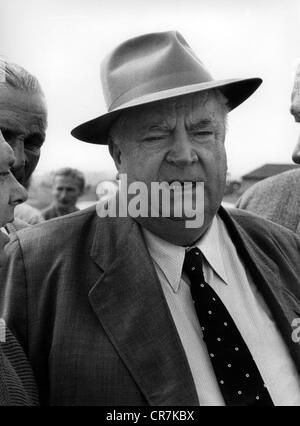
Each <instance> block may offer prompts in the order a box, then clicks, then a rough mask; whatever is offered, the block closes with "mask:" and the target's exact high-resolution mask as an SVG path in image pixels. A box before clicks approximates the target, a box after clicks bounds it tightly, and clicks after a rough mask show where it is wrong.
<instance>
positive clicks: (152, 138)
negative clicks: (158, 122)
mask: <svg viewBox="0 0 300 426" xmlns="http://www.w3.org/2000/svg"><path fill="white" fill-rule="evenodd" d="M166 137H167V136H166V135H155V136H147V137H145V138H144V141H146V142H154V141H161V140H163V139H165V138H166Z"/></svg>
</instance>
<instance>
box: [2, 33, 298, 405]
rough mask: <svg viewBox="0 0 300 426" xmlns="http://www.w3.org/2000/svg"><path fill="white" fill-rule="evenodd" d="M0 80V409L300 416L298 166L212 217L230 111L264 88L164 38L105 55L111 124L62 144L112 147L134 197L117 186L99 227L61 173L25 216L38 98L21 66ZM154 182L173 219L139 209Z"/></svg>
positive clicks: (36, 150) (91, 124)
mask: <svg viewBox="0 0 300 426" xmlns="http://www.w3.org/2000/svg"><path fill="white" fill-rule="evenodd" d="M299 70H300V69H299ZM299 70H298V72H297V73H296V80H295V84H294V89H293V93H292V106H291V113H292V115H293V116H294V117H295V120H296V121H298V122H300V90H299V79H300V71H299ZM0 72H1V76H4V77H3V78H1V81H0V186H1V188H0V220H1V223H0V225H1V227H2V232H1V233H0V262H1V265H0V266H1V269H0V273H1V282H0V319H1V330H2V328H3V329H4V333H0V334H1V338H0V405H72V406H74V405H99V406H111V405H115V406H147V405H150V406H151V405H152V406H199V405H204V406H208V405H210V406H224V405H226V406H277V405H289V406H291V405H294V406H295V405H300V344H299V342H300V333H299V339H295V338H294V336H295V333H294V332H295V327H294V324H295V320H297V319H300V262H299V249H300V239H299V235H297V233H298V234H299V233H300V228H299V223H300V222H299V220H300V219H299V214H300V202H299V199H300V193H299V188H300V185H299V180H300V174H299V171H298V170H295V171H292V172H287V173H283V174H282V175H278V176H276V177H274V178H270V179H266V180H265V181H263V182H262V183H260V184H257V185H254V186H253V187H251V188H250V189H249V190H247V191H246V193H244V194H243V196H242V198H241V199H240V200H239V201H238V203H237V206H236V207H237V208H228V209H227V208H226V209H225V208H224V207H223V206H222V205H221V202H222V199H223V196H224V191H225V185H226V175H227V160H226V149H225V143H224V141H225V137H226V123H227V115H228V114H229V113H230V111H231V110H232V109H234V108H237V107H238V106H239V105H240V104H241V103H243V102H244V101H246V100H247V98H248V97H250V96H251V95H252V94H253V93H254V92H255V91H256V90H257V89H258V88H259V86H260V84H261V83H262V80H261V79H260V78H256V77H254V78H248V79H228V80H215V79H213V78H212V76H211V75H210V73H209V71H208V70H207V69H206V68H205V66H204V64H203V63H202V62H201V61H200V59H199V58H198V57H197V56H196V54H195V53H194V51H193V49H192V47H190V46H189V44H188V43H187V41H186V40H185V39H184V37H183V36H182V35H181V34H180V33H178V32H176V31H169V32H161V33H152V34H145V35H142V36H139V37H135V38H133V39H130V40H127V41H124V42H123V43H121V44H120V45H119V46H117V47H116V48H115V49H114V50H113V51H112V52H111V53H110V54H109V55H108V56H107V57H105V58H104V60H103V61H102V65H101V79H102V89H103V92H104V97H105V100H106V103H107V112H106V113H104V114H102V115H101V116H99V117H96V118H94V119H91V120H90V121H88V122H85V123H83V124H80V125H79V126H77V127H76V128H75V129H73V130H72V132H71V133H72V135H73V136H74V138H76V139H79V140H81V141H84V142H86V143H93V144H100V145H107V147H108V149H109V152H110V155H111V157H112V158H113V160H114V163H115V166H116V169H117V171H118V175H119V176H123V177H124V176H126V184H127V185H128V187H130V186H131V188H136V187H137V186H138V185H139V188H142V189H143V191H145V193H146V196H145V197H140V198H139V203H137V202H136V199H135V198H134V195H136V194H134V193H133V191H131V190H129V191H127V193H126V197H125V196H124V191H123V189H124V188H122V182H124V180H123V181H122V180H121V183H120V186H119V188H120V193H121V197H120V198H118V200H119V201H118V203H120V205H121V204H122V203H125V206H126V214H119V215H116V216H113V215H109V214H107V215H106V216H104V217H100V215H99V212H98V211H97V208H96V207H95V206H94V207H92V208H89V209H84V210H79V209H78V208H77V207H76V202H77V200H78V198H79V197H80V196H81V195H82V194H83V192H84V188H85V178H84V175H83V174H82V173H81V172H80V171H78V170H76V169H72V168H63V169H59V170H57V171H56V172H55V173H54V175H53V183H52V194H53V203H52V204H51V205H50V206H49V207H47V208H45V209H44V210H42V211H37V210H35V209H33V207H32V206H29V205H28V204H26V199H27V192H26V188H28V185H29V182H30V179H31V177H32V174H33V172H34V170H35V168H36V166H37V164H38V161H39V157H40V150H41V147H42V145H43V143H44V141H45V139H46V130H47V107H46V99H45V95H44V93H43V90H42V88H41V86H40V84H39V82H38V80H37V79H36V78H35V77H34V76H32V75H31V74H30V73H29V72H28V71H26V70H25V69H24V68H22V67H21V66H19V65H16V64H12V63H9V62H7V61H0ZM74 143H76V142H75V139H74ZM293 159H294V161H295V162H298V163H299V162H300V144H298V145H297V147H296V149H295V152H294V154H293ZM163 182H164V183H166V184H167V185H168V187H169V189H170V188H171V189H170V192H169V194H170V198H169V201H170V206H169V207H170V208H169V213H168V215H165V214H163V211H164V205H163V201H161V202H160V204H159V206H158V211H157V210H155V209H154V202H153V198H152V195H153V183H158V184H161V183H163ZM199 182H200V183H204V190H203V199H202V202H201V203H198V201H199V199H200V198H199V199H198V198H197V195H198V189H199V188H200V187H199V186H198V183H199ZM151 191H152V192H151ZM141 192H142V191H141ZM177 193H180V194H181V195H182V198H181V195H180V200H184V202H183V206H181V210H180V212H181V214H180V215H178V208H177V207H178V202H179V201H178V200H179V198H178V197H177V196H176V194H177ZM116 200H117V195H116V194H114V195H113V196H111V197H109V198H106V199H105V203H106V204H105V205H107V206H109V205H111V203H117V201H116ZM195 200H196V201H195ZM188 201H191V203H190V206H192V207H194V208H195V207H196V209H202V210H203V220H202V221H199V222H198V221H197V223H196V224H194V226H187V219H190V216H189V214H188V212H190V210H193V209H192V208H190V210H187V209H185V207H186V204H187V202H188ZM141 204H143V206H141ZM133 205H134V206H135V210H134V209H133V208H132V206H133ZM127 207H128V209H127ZM129 207H130V208H129ZM14 210H15V217H14ZM194 210H195V209H194ZM194 210H193V211H194ZM247 210H249V211H247ZM107 211H108V210H107ZM119 211H121V209H120V210H119ZM122 211H123V212H124V210H122ZM154 211H155V214H154V213H153V212H154Z"/></svg>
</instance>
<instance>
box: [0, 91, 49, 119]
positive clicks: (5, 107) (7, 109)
mask: <svg viewBox="0 0 300 426" xmlns="http://www.w3.org/2000/svg"><path fill="white" fill-rule="evenodd" d="M0 113H1V115H5V114H6V115H9V114H14V115H17V116H21V115H22V116H24V117H27V116H28V117H30V116H32V117H36V119H37V120H39V121H41V122H45V121H46V120H47V106H46V101H45V98H44V96H43V95H42V94H40V93H28V92H26V91H24V90H19V89H14V88H12V87H9V86H6V85H4V84H0Z"/></svg>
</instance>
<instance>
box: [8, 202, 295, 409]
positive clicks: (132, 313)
mask: <svg viewBox="0 0 300 426" xmlns="http://www.w3.org/2000/svg"><path fill="white" fill-rule="evenodd" d="M220 215H221V217H222V219H223V220H224V222H225V224H226V226H227V228H228V230H229V233H230V235H231V238H232V240H233V241H234V244H235V246H236V247H237V250H238V252H239V254H240V256H241V257H242V259H243V261H244V262H245V265H246V266H247V268H248V269H249V271H250V273H251V275H252V277H253V280H254V282H255V283H256V285H257V287H258V288H259V290H260V291H261V293H262V295H263V296H264V298H265V300H266V302H267V304H268V306H269V308H270V309H271V311H272V313H273V316H274V319H275V321H276V323H277V325H278V329H279V330H280V332H281V333H282V336H283V338H284V339H285V342H286V344H287V346H288V348H289V351H290V353H291V356H292V358H293V360H294V362H295V365H296V366H297V369H298V371H299V372H300V346H299V343H294V342H293V341H292V338H291V335H292V331H293V328H292V325H291V323H292V321H293V319H294V318H297V317H300V302H299V300H300V262H299V248H300V240H299V239H298V237H297V236H296V235H295V234H293V233H292V232H290V231H289V230H287V229H285V228H283V227H281V226H278V225H276V224H273V223H271V222H269V221H266V220H264V219H261V218H259V217H256V216H254V215H251V214H249V213H247V212H244V211H242V210H236V211H233V212H232V213H230V215H229V214H228V213H226V211H225V210H224V209H222V208H221V209H220ZM9 252H10V256H11V263H10V265H9V270H8V282H7V286H6V291H5V292H4V294H2V309H4V312H3V314H2V315H3V316H4V317H5V318H6V320H7V321H8V324H9V325H10V327H12V329H13V331H14V332H15V333H16V335H17V336H18V338H19V339H20V341H21V342H22V344H23V345H24V348H25V351H26V352H27V354H28V357H29V359H30V361H31V363H32V366H33V369H34V372H35V375H36V379H37V382H38V386H39V390H40V395H41V402H42V403H44V404H56V405H58V404H61V405H92V404H94V405H173V406H176V405H189V406H192V405H198V404H199V402H198V398H197V393H196V389H195V385H194V382H193V378H192V375H191V371H190V368H189V365H188V362H187V359H186V356H185V352H184V350H183V347H182V344H181V341H180V338H179V336H178V333H177V330H176V327H175V325H174V322H173V319H172V316H171V314H170V311H169V309H168V305H167V302H166V300H165V298H164V295H163V291H162V288H161V285H160V283H159V280H158V277H157V275H156V272H155V269H154V266H153V264H152V261H151V259H150V256H149V253H148V250H147V248H146V245H145V242H144V240H143V237H142V233H141V230H140V228H139V226H138V225H137V223H136V222H134V221H133V220H132V219H130V218H104V219H100V218H99V217H98V216H97V215H96V213H95V210H94V207H92V208H90V209H87V210H83V211H80V212H78V213H75V214H73V215H68V216H64V217H61V218H58V219H54V220H52V221H49V222H46V223H44V224H41V225H36V226H35V227H33V228H30V229H29V230H26V229H25V230H22V231H21V232H19V233H18V235H16V236H14V237H13V240H12V242H11V244H10V247H9Z"/></svg>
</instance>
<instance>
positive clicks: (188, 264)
mask: <svg viewBox="0 0 300 426" xmlns="http://www.w3.org/2000/svg"><path fill="white" fill-rule="evenodd" d="M202 258H203V255H202V253H201V251H200V250H199V249H198V248H197V247H194V248H192V249H190V250H188V251H187V252H186V253H185V258H184V262H183V270H184V272H185V273H186V274H187V276H188V277H189V279H190V280H191V281H192V279H193V278H198V279H200V280H201V281H204V276H203V269H202V265H203V259H202Z"/></svg>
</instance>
